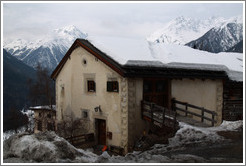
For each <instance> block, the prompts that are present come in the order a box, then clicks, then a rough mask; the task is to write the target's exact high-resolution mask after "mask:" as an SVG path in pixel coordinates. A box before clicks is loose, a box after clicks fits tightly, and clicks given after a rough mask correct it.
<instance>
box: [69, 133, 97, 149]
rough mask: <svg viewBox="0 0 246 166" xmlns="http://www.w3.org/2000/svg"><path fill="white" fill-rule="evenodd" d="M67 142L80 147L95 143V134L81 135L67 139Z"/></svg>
mask: <svg viewBox="0 0 246 166" xmlns="http://www.w3.org/2000/svg"><path fill="white" fill-rule="evenodd" d="M66 140H67V141H68V142H70V143H71V144H72V145H73V146H75V147H79V146H82V145H84V144H88V143H92V142H94V141H95V138H94V133H90V134H81V135H76V136H71V137H67V138H66Z"/></svg>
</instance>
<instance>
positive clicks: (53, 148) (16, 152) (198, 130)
mask: <svg viewBox="0 0 246 166" xmlns="http://www.w3.org/2000/svg"><path fill="white" fill-rule="evenodd" d="M242 126H243V122H242V121H236V122H228V121H224V122H223V123H222V124H221V125H220V126H218V127H208V128H203V127H194V126H191V125H188V124H185V123H180V129H179V130H178V131H177V133H176V135H175V136H174V137H173V138H170V139H169V144H155V145H154V146H153V147H151V148H150V149H149V150H146V151H143V152H140V151H134V152H132V153H128V154H127V155H125V156H115V155H113V156H110V155H109V154H108V153H107V152H106V151H105V152H103V153H102V154H101V155H96V154H94V153H93V152H92V151H91V150H82V149H77V148H75V147H73V146H72V145H71V144H69V143H68V142H67V141H66V140H65V139H63V138H61V137H59V136H57V135H56V134H55V133H54V132H44V133H39V134H28V133H22V134H17V135H13V136H11V137H10V138H9V139H7V140H5V141H4V144H3V145H4V146H3V151H4V155H3V159H4V162H11V161H12V162H14V161H18V162H20V161H23V162H62V163H67V162H80V163H81V162H89V163H103V162H106V163H136V162H138V163H173V162H176V163H182V162H192V163H194V162H200V163H204V162H209V160H208V159H206V158H203V157H201V156H198V155H194V154H189V153H188V152H187V153H186V154H182V153H180V154H175V153H173V154H172V152H175V151H177V150H183V149H184V150H185V147H186V146H187V145H189V144H192V145H196V144H198V145H199V147H200V146H201V145H202V144H204V145H205V146H204V147H206V148H207V146H206V145H211V144H215V145H216V144H217V142H220V143H221V141H222V140H225V138H223V137H222V136H219V135H218V134H217V132H218V131H235V130H238V129H240V128H242ZM206 143H207V144H206ZM13 157H14V158H13ZM11 159H12V160H11ZM17 159H18V160H17ZM217 160H218V162H220V161H223V160H224V159H220V158H215V159H213V161H217Z"/></svg>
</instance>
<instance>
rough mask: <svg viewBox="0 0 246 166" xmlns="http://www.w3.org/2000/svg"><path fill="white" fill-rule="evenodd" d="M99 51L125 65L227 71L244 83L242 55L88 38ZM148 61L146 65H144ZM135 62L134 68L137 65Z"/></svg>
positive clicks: (139, 41) (125, 39) (140, 42)
mask: <svg viewBox="0 0 246 166" xmlns="http://www.w3.org/2000/svg"><path fill="white" fill-rule="evenodd" d="M88 40H89V41H90V42H91V43H92V44H93V45H94V46H95V47H96V48H98V49H99V50H101V51H102V52H104V53H106V54H107V55H108V56H110V57H111V58H113V59H114V60H116V61H117V62H118V63H120V64H122V65H125V64H129V62H131V65H146V62H148V65H152V66H156V65H158V66H171V67H178V68H191V69H200V70H220V71H226V72H227V73H228V76H229V77H230V78H231V79H232V80H237V81H242V80H243V75H242V74H243V54H240V53H219V54H214V53H209V52H206V51H200V50H195V49H192V48H190V47H187V46H182V45H176V44H163V43H152V42H147V41H146V40H145V39H132V38H131V39H129V38H120V37H119V38H117V37H102V36H88ZM143 61H145V63H143ZM134 62H135V64H134Z"/></svg>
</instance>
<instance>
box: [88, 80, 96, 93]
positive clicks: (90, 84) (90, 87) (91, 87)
mask: <svg viewBox="0 0 246 166" xmlns="http://www.w3.org/2000/svg"><path fill="white" fill-rule="evenodd" d="M87 86H88V92H96V83H95V81H87Z"/></svg>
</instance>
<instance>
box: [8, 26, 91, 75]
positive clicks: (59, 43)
mask: <svg viewBox="0 0 246 166" xmlns="http://www.w3.org/2000/svg"><path fill="white" fill-rule="evenodd" d="M86 37H87V33H83V32H81V31H80V30H79V29H78V28H76V27H75V26H73V25H71V26H66V27H63V28H61V29H55V30H53V32H52V33H51V34H49V35H45V36H44V37H43V38H42V39H39V40H37V41H35V42H27V41H25V40H23V39H17V40H15V41H12V42H10V43H7V44H5V45H4V48H5V49H6V50H7V51H8V52H9V53H10V54H11V55H13V56H15V57H16V58H18V59H19V60H22V61H23V62H24V63H26V64H27V65H29V66H31V67H34V68H35V67H36V66H37V65H38V63H40V64H41V66H43V67H45V68H48V69H49V70H50V71H51V70H53V69H54V68H55V67H56V66H57V64H58V63H59V62H60V60H61V59H62V57H63V56H64V55H65V53H66V52H67V50H68V48H69V47H70V46H71V45H72V43H73V42H74V41H75V40H76V39H77V38H86Z"/></svg>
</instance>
